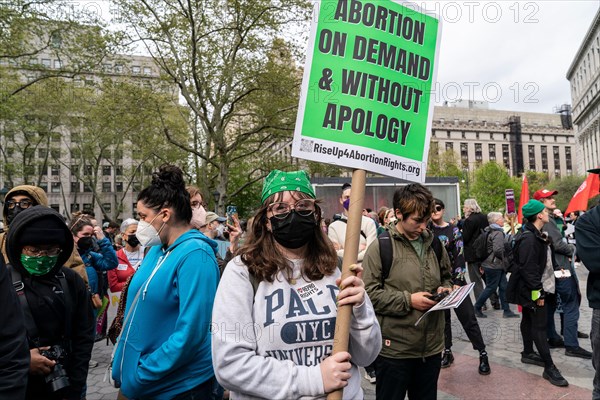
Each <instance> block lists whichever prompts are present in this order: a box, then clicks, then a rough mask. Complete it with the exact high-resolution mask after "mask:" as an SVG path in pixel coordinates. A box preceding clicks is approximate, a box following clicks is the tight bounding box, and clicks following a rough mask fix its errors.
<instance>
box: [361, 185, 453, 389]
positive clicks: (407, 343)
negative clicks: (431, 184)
mask: <svg viewBox="0 0 600 400" xmlns="http://www.w3.org/2000/svg"><path fill="white" fill-rule="evenodd" d="M393 208H394V213H395V216H396V219H397V221H396V223H395V225H394V224H390V225H389V228H390V229H389V232H390V240H391V247H392V248H393V258H392V264H391V268H390V271H389V275H388V276H387V278H383V273H382V269H383V268H382V261H381V254H380V241H375V242H373V244H372V245H371V246H370V247H369V248H368V249H367V252H366V253H365V257H364V259H363V268H364V272H363V280H364V282H365V290H366V291H367V294H368V295H369V298H370V299H371V301H372V302H373V307H374V309H375V313H376V315H377V319H378V320H379V324H380V326H381V334H382V338H383V348H382V350H381V352H380V353H379V357H377V360H376V361H375V373H376V375H377V386H376V395H377V398H381V399H403V398H404V397H405V395H406V393H407V392H408V397H409V398H416V399H435V398H436V396H437V380H438V376H439V373H440V368H441V367H440V358H441V353H442V350H443V348H444V313H442V312H433V313H430V314H429V315H427V316H426V317H425V318H424V319H423V320H422V321H421V322H420V323H419V325H417V326H415V323H416V322H417V320H418V319H419V318H420V317H421V316H422V315H423V314H424V313H425V312H427V310H429V309H430V308H431V307H433V306H434V305H435V304H436V302H435V301H433V300H431V299H430V297H431V296H432V293H436V292H437V293H439V292H442V291H450V290H452V282H451V274H450V271H451V264H450V258H449V257H448V254H447V253H446V250H445V249H444V248H443V246H441V245H440V252H441V254H440V257H439V261H438V256H437V255H436V253H435V251H434V249H433V248H432V242H433V240H439V239H437V238H435V236H434V235H433V234H432V233H431V232H430V231H428V230H427V228H426V227H427V222H428V221H429V218H430V216H431V214H432V212H433V210H434V199H433V196H432V194H431V192H430V191H429V190H428V189H427V188H425V187H424V186H423V185H420V184H417V183H414V184H410V185H407V186H404V187H402V188H400V189H398V190H397V191H396V192H395V193H394V199H393Z"/></svg>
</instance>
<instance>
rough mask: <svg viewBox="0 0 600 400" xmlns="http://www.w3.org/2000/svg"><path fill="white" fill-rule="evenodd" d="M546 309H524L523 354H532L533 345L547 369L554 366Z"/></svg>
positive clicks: (522, 322) (522, 321)
mask: <svg viewBox="0 0 600 400" xmlns="http://www.w3.org/2000/svg"><path fill="white" fill-rule="evenodd" d="M547 316H548V314H547V311H546V307H545V306H542V307H538V306H536V307H535V308H529V307H523V318H521V335H522V336H523V352H524V353H532V352H533V344H534V343H535V347H536V348H537V351H538V353H540V357H542V360H544V363H545V364H546V366H547V367H549V366H550V365H552V364H554V362H553V361H552V356H551V355H550V346H549V345H548V340H547V336H546V319H547Z"/></svg>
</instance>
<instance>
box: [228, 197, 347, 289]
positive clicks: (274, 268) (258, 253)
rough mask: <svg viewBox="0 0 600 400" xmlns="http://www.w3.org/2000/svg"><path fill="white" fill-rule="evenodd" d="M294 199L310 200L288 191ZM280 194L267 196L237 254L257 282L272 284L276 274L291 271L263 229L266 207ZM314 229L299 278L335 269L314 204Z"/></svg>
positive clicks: (335, 259) (318, 276) (317, 276)
mask: <svg viewBox="0 0 600 400" xmlns="http://www.w3.org/2000/svg"><path fill="white" fill-rule="evenodd" d="M292 197H293V198H294V199H296V200H300V199H307V198H311V197H310V196H308V195H306V194H304V193H302V192H292ZM282 198H283V192H279V193H275V194H273V195H271V196H269V197H268V198H267V199H266V200H265V201H264V203H263V204H262V205H261V207H260V208H259V210H258V211H257V212H256V214H255V216H254V222H253V223H252V227H251V229H250V230H249V232H248V233H249V237H248V240H247V241H246V243H245V245H244V246H243V247H242V248H240V249H239V250H238V251H237V254H239V255H240V256H241V258H242V261H243V262H244V263H245V264H246V265H247V266H248V270H249V271H250V273H251V274H253V275H254V276H256V278H258V279H259V281H263V280H264V281H267V282H273V280H274V278H275V275H277V273H278V272H279V271H286V270H287V271H289V273H290V274H291V272H292V265H291V263H290V261H288V260H287V259H286V258H285V257H284V256H283V254H281V252H280V251H279V249H278V247H277V245H276V243H277V242H276V241H275V238H274V237H273V234H272V233H271V232H269V230H267V220H268V218H267V211H268V209H269V205H270V204H271V203H273V202H276V201H281V200H282ZM314 216H315V221H316V223H315V227H314V235H313V236H312V238H311V239H310V240H309V242H308V244H307V246H306V255H305V257H304V264H303V267H302V276H304V277H305V278H307V279H308V280H312V281H316V280H319V279H322V278H323V277H324V276H325V275H331V274H333V272H334V271H335V269H336V268H337V263H338V257H337V254H336V252H335V249H334V248H333V245H332V244H331V242H330V241H329V238H328V237H327V236H326V235H325V233H324V232H323V230H322V229H321V208H320V207H319V206H318V201H317V202H315V212H314Z"/></svg>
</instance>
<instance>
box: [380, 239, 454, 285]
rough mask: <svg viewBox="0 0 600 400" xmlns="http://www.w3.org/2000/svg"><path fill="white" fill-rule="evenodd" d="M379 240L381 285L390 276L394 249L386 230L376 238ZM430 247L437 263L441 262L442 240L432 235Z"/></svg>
mask: <svg viewBox="0 0 600 400" xmlns="http://www.w3.org/2000/svg"><path fill="white" fill-rule="evenodd" d="M377 240H378V241H379V256H380V258H381V286H384V285H385V280H386V279H387V278H388V276H390V270H391V269H392V259H393V258H394V249H393V248H392V238H391V236H390V233H389V232H388V231H385V232H383V233H382V234H381V235H379V237H378V238H377ZM431 248H432V249H433V252H434V253H435V256H436V258H437V260H438V265H441V264H442V242H440V239H438V238H437V237H435V236H434V238H433V240H432V241H431Z"/></svg>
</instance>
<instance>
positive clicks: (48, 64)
mask: <svg viewBox="0 0 600 400" xmlns="http://www.w3.org/2000/svg"><path fill="white" fill-rule="evenodd" d="M42 65H43V66H44V67H45V68H50V67H52V61H50V59H48V58H42Z"/></svg>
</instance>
